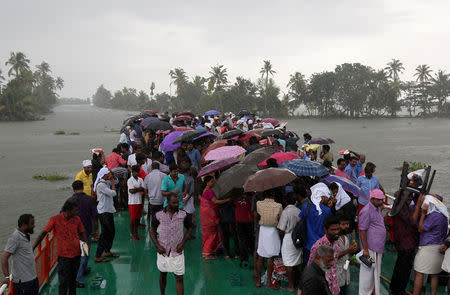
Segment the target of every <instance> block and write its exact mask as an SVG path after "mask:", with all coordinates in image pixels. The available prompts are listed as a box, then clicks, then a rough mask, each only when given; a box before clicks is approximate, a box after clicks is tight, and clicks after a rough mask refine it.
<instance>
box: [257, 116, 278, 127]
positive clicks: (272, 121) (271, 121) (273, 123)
mask: <svg viewBox="0 0 450 295" xmlns="http://www.w3.org/2000/svg"><path fill="white" fill-rule="evenodd" d="M261 122H263V123H270V124H272V125H273V126H277V125H278V120H277V119H274V118H266V119H262V120H261Z"/></svg>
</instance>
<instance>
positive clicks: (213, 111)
mask: <svg viewBox="0 0 450 295" xmlns="http://www.w3.org/2000/svg"><path fill="white" fill-rule="evenodd" d="M218 114H220V112H219V111H216V110H211V111H207V112H206V113H205V114H204V116H214V115H218Z"/></svg>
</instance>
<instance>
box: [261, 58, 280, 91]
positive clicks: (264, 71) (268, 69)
mask: <svg viewBox="0 0 450 295" xmlns="http://www.w3.org/2000/svg"><path fill="white" fill-rule="evenodd" d="M263 62H264V65H263V67H262V68H261V69H260V70H259V73H260V74H261V77H262V78H264V76H266V77H265V82H266V87H267V84H268V83H269V74H270V75H271V76H273V74H276V73H277V72H275V71H274V70H273V69H272V63H271V62H270V60H264V61H263Z"/></svg>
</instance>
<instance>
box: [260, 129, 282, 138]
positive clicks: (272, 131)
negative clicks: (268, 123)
mask: <svg viewBox="0 0 450 295" xmlns="http://www.w3.org/2000/svg"><path fill="white" fill-rule="evenodd" d="M273 135H278V136H280V137H281V136H283V135H284V134H283V132H282V131H281V130H278V129H266V130H264V131H263V132H262V133H261V137H268V136H273Z"/></svg>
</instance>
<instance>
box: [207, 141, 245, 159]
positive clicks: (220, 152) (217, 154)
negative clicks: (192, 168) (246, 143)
mask: <svg viewBox="0 0 450 295" xmlns="http://www.w3.org/2000/svg"><path fill="white" fill-rule="evenodd" d="M245 152H246V150H245V149H244V148H242V147H240V146H238V145H232V146H223V147H220V148H217V149H215V150H212V151H209V152H208V153H207V154H206V156H205V160H206V161H214V160H223V159H226V158H234V157H237V156H240V155H243V154H245Z"/></svg>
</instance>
